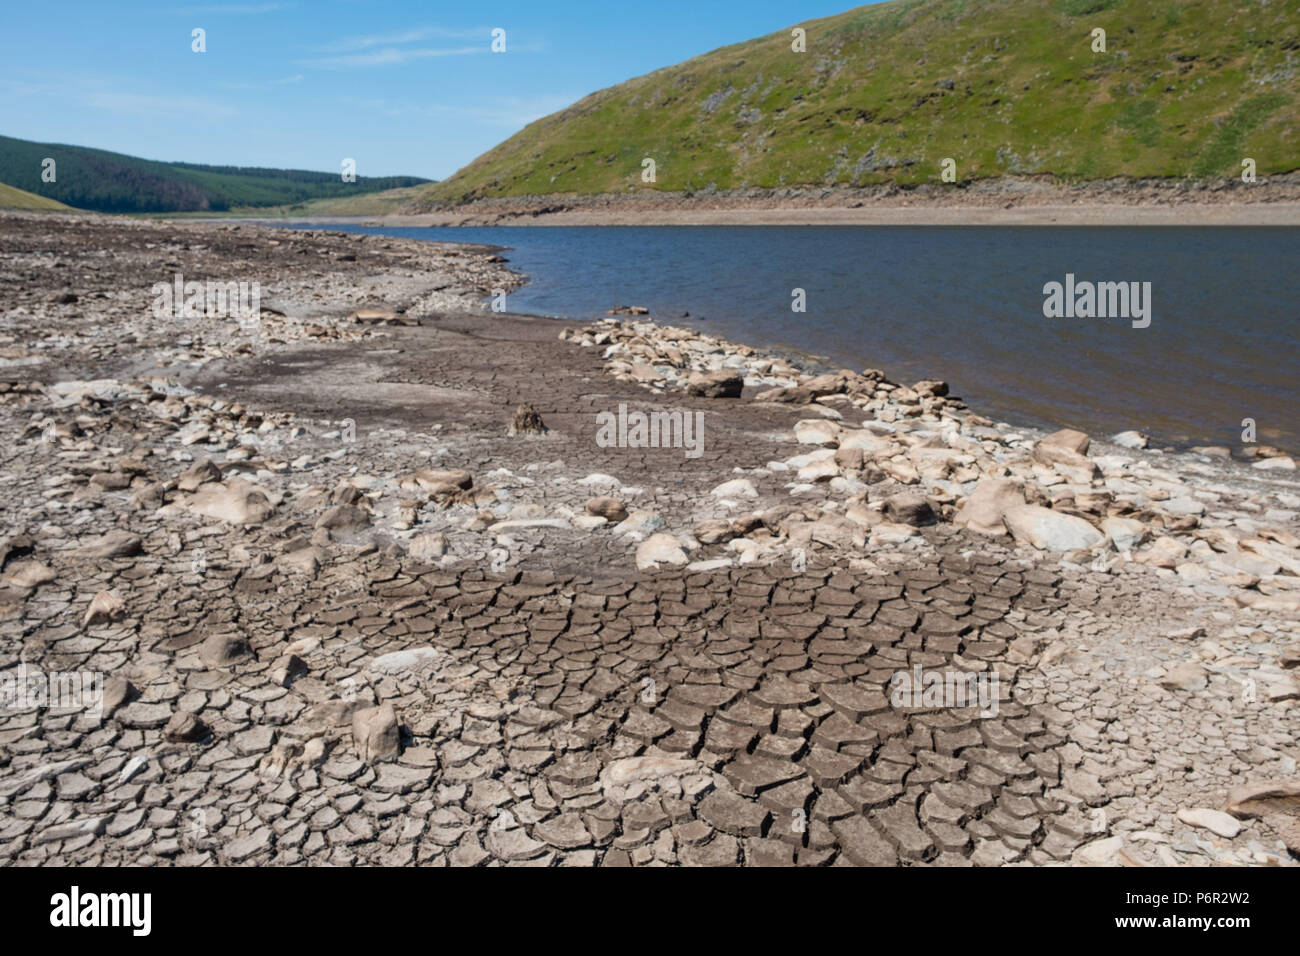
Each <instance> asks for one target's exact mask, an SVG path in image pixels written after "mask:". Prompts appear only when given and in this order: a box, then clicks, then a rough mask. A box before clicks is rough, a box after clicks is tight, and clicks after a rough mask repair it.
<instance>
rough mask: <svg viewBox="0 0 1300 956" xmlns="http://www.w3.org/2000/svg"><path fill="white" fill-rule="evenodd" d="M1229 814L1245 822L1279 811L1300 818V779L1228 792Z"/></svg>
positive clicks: (1256, 784) (1235, 788)
mask: <svg viewBox="0 0 1300 956" xmlns="http://www.w3.org/2000/svg"><path fill="white" fill-rule="evenodd" d="M1225 809H1226V810H1227V812H1228V813H1230V814H1232V815H1233V816H1234V817H1239V818H1241V819H1243V820H1245V819H1249V818H1251V817H1258V816H1262V815H1264V814H1266V813H1269V812H1271V811H1276V810H1278V809H1286V810H1289V812H1291V813H1292V814H1295V815H1297V816H1300V779H1293V780H1278V781H1273V782H1270V783H1248V784H1243V785H1241V786H1239V787H1233V788H1232V789H1231V790H1229V791H1228V800H1227V806H1226V807H1225Z"/></svg>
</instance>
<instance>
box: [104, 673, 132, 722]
mask: <svg viewBox="0 0 1300 956" xmlns="http://www.w3.org/2000/svg"><path fill="white" fill-rule="evenodd" d="M138 694H139V691H137V690H136V689H135V685H134V684H132V683H131V682H130V681H129V680H127V679H126V678H125V677H122V676H120V675H116V674H115V675H113V676H112V677H109V678H107V679H106V680H105V681H104V691H103V694H102V695H101V697H100V710H101V713H102V714H103V715H104V717H111V716H113V714H114V713H115V712H116V711H117V709H118V708H119V707H121V706H122V705H123V704H126V703H128V702H129V701H132V700H134V699H135V698H136V696H137V695H138Z"/></svg>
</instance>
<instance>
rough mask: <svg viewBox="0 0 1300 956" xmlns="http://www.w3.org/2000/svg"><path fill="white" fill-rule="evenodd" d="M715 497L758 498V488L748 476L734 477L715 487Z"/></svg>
mask: <svg viewBox="0 0 1300 956" xmlns="http://www.w3.org/2000/svg"><path fill="white" fill-rule="evenodd" d="M712 494H713V497H715V498H757V497H758V490H757V489H756V488H755V487H754V483H753V482H752V481H750V480H749V479H748V478H733V479H732V480H731V481H724V482H723V483H722V484H720V485H718V486H717V487H716V488H714V489H713V492H712Z"/></svg>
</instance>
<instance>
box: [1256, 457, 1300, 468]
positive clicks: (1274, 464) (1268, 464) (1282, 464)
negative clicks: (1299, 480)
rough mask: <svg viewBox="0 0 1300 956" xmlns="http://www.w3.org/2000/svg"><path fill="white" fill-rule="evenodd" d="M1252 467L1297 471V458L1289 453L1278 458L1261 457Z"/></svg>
mask: <svg viewBox="0 0 1300 956" xmlns="http://www.w3.org/2000/svg"><path fill="white" fill-rule="evenodd" d="M1251 467H1252V468H1258V469H1260V470H1261V471H1295V468H1296V465H1295V459H1294V458H1291V457H1289V456H1287V455H1279V456H1278V457H1276V458H1261V459H1260V460H1259V461H1257V462H1255V463H1254V464H1253V465H1251Z"/></svg>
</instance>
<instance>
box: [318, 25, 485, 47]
mask: <svg viewBox="0 0 1300 956" xmlns="http://www.w3.org/2000/svg"><path fill="white" fill-rule="evenodd" d="M431 37H437V38H439V39H443V40H476V39H480V38H484V39H486V40H491V37H492V31H491V30H490V29H488V28H486V27H480V28H477V29H473V30H447V29H444V28H442V27H416V28H415V29H413V30H407V31H405V32H402V33H380V34H372V35H370V36H354V37H345V38H343V39H342V40H339V41H338V42H337V43H331V44H329V45H328V46H323V47H321V48H320V51H321V52H322V53H351V52H354V51H356V50H368V49H370V48H371V47H375V46H393V45H396V44H401V43H415V42H416V41H417V40H428V39H430V38H431Z"/></svg>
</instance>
